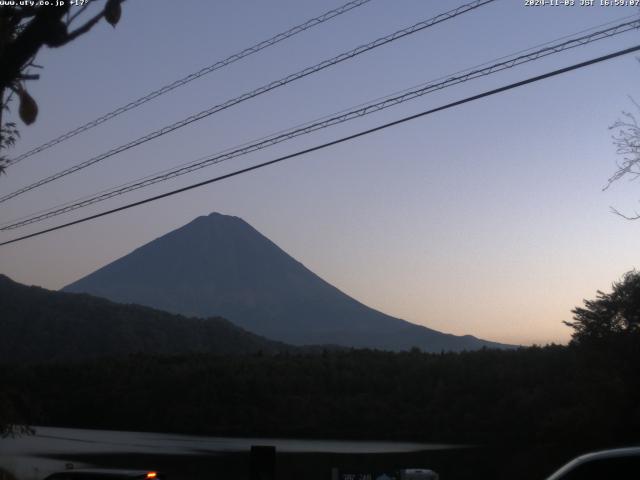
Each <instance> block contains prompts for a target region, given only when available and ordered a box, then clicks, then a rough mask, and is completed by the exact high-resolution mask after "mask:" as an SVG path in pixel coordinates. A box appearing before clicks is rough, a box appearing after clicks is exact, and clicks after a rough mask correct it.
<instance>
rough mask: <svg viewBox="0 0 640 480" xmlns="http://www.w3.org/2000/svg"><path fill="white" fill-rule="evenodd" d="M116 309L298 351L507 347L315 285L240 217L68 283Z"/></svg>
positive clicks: (208, 224) (182, 233)
mask: <svg viewBox="0 0 640 480" xmlns="http://www.w3.org/2000/svg"><path fill="white" fill-rule="evenodd" d="M64 290H65V291H67V292H84V293H90V294H92V295H96V296H100V297H105V298H108V299H110V300H113V301H116V302H122V303H137V304H141V305H148V306H151V307H154V308H158V309H160V310H166V311H168V312H174V313H180V314H183V315H188V316H197V317H207V316H212V315H219V316H222V317H224V318H228V319H229V320H230V321H232V322H233V323H235V324H236V325H239V326H241V327H242V328H245V329H247V330H249V331H252V332H255V333H257V334H259V335H264V336H266V337H268V338H272V339H276V340H280V341H283V342H287V343H292V344H296V345H303V344H335V345H343V346H353V347H370V348H379V349H388V350H402V349H410V348H412V347H414V346H416V347H419V348H421V349H422V350H425V351H431V352H433V351H437V352H439V351H441V350H454V351H459V350H473V349H478V348H481V347H483V346H486V347H505V345H501V344H497V343H493V342H487V341H484V340H480V339H478V338H475V337H473V336H470V335H465V336H454V335H448V334H443V333H440V332H437V331H435V330H431V329H429V328H425V327H423V326H419V325H415V324H412V323H409V322H406V321H404V320H400V319H397V318H393V317H391V316H389V315H385V314H384V313H381V312H378V311H376V310H374V309H372V308H369V307H367V306H366V305H363V304H362V303H360V302H358V301H356V300H354V299H353V298H351V297H349V296H348V295H346V294H344V293H343V292H341V291H340V290H338V289H337V288H335V287H333V286H332V285H330V284H329V283H327V282H325V281H324V280H322V279H321V278H320V277H318V276H317V275H315V274H314V273H313V272H311V271H310V270H308V269H307V268H305V266H304V265H302V264H301V263H300V262H298V261H296V260H294V259H293V258H291V257H290V256H289V255H287V254H286V253H285V252H284V251H282V250H281V249H280V248H279V247H278V246H277V245H275V244H274V243H273V242H271V241H270V240H269V239H268V238H266V237H264V236H263V235H261V234H260V233H259V232H258V231H257V230H255V229H254V228H253V227H251V226H250V225H249V224H247V223H246V222H245V221H243V220H242V219H240V218H237V217H232V216H227V215H221V214H218V213H212V214H211V215H209V216H207V217H204V216H203V217H198V218H196V219H195V220H193V221H192V222H191V223H189V224H187V225H185V226H183V227H181V228H178V229H176V230H174V231H172V232H170V233H168V234H166V235H164V236H162V237H160V238H158V239H156V240H154V241H152V242H150V243H148V244H146V245H144V246H142V247H140V248H138V249H137V250H134V251H133V252H131V253H130V254H128V255H126V256H124V257H122V258H120V259H118V260H116V261H114V262H113V263H110V264H109V265H106V266H105V267H103V268H101V269H99V270H97V271H96V272H94V273H92V274H90V275H88V276H86V277H84V278H82V279H80V280H78V281H76V282H74V283H72V284H70V285H68V286H67V287H65V288H64Z"/></svg>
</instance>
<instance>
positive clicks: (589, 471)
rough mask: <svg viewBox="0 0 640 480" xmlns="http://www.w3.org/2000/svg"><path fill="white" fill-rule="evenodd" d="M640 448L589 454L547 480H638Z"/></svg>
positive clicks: (639, 474) (567, 465)
mask: <svg viewBox="0 0 640 480" xmlns="http://www.w3.org/2000/svg"><path fill="white" fill-rule="evenodd" d="M638 478H640V447H629V448H616V449H613V450H601V451H598V452H592V453H587V454H585V455H581V456H579V457H576V458H574V459H573V460H571V461H570V462H569V463H567V464H565V465H564V466H562V467H561V468H560V469H558V470H557V471H556V472H555V473H553V474H552V475H551V476H550V477H547V480H607V479H611V480H637V479H638Z"/></svg>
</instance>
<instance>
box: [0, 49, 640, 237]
mask: <svg viewBox="0 0 640 480" xmlns="http://www.w3.org/2000/svg"><path fill="white" fill-rule="evenodd" d="M638 51H640V45H635V46H633V47H629V48H625V49H623V50H618V51H616V52H613V53H610V54H607V55H603V56H600V57H597V58H592V59H590V60H587V61H584V62H580V63H576V64H573V65H569V66H568V67H563V68H560V69H557V70H553V71H551V72H547V73H543V74H542V75H537V76H535V77H529V78H527V79H525V80H521V81H519V82H514V83H510V84H508V85H504V86H502V87H498V88H494V89H493V90H488V91H485V92H482V93H479V94H477V95H472V96H471V97H466V98H463V99H461V100H456V101H454V102H451V103H447V104H446V105H441V106H439V107H435V108H431V109H429V110H425V111H422V112H419V113H416V114H414V115H409V116H407V117H403V118H400V119H398V120H394V121H392V122H388V123H385V124H382V125H378V126H377V127H373V128H369V129H367V130H363V131H360V132H357V133H354V134H351V135H347V136H346V137H341V138H338V139H336V140H332V141H329V142H326V143H323V144H320V145H315V146H313V147H310V148H306V149H304V150H299V151H297V152H295V153H291V154H289V155H284V156H282V157H278V158H274V159H273V160H268V161H266V162H262V163H259V164H257V165H253V166H250V167H246V168H242V169H240V170H235V171H233V172H230V173H227V174H224V175H220V176H218V177H214V178H210V179H208V180H204V181H201V182H198V183H193V184H191V185H187V186H186V187H181V188H178V189H176V190H171V191H169V192H165V193H161V194H159V195H155V196H153V197H149V198H145V199H143V200H139V201H137V202H133V203H128V204H125V205H122V206H120V207H116V208H112V209H111V210H106V211H103V212H100V213H96V214H94V215H89V216H87V217H83V218H79V219H77V220H73V221H71V222H67V223H64V224H60V225H56V226H54V227H50V228H46V229H44V230H39V231H37V232H33V233H29V234H27V235H23V236H21V237H17V238H13V239H11V240H7V241H4V242H0V247H1V246H4V245H9V244H12V243H16V242H21V241H23V240H26V239H28V238H33V237H37V236H40V235H44V234H45V233H50V232H54V231H57V230H61V229H63V228H68V227H71V226H73V225H78V224H80V223H84V222H88V221H90V220H95V219H97V218H101V217H105V216H107V215H112V214H114V213H117V212H122V211H124V210H128V209H130V208H135V207H138V206H140V205H145V204H147V203H152V202H156V201H158V200H161V199H163V198H167V197H171V196H174V195H178V194H180V193H184V192H186V191H189V190H193V189H196V188H200V187H203V186H205V185H210V184H212V183H216V182H220V181H222V180H226V179H228V178H231V177H235V176H238V175H243V174H245V173H248V172H252V171H254V170H258V169H260V168H265V167H268V166H270V165H275V164H276V163H280V162H284V161H285V160H290V159H292V158H297V157H300V156H302V155H306V154H308V153H311V152H316V151H319V150H323V149H325V148H329V147H332V146H334V145H339V144H341V143H345V142H349V141H351V140H355V139H357V138H361V137H364V136H366V135H370V134H372V133H375V132H380V131H382V130H386V129H387V128H391V127H395V126H397V125H401V124H403V123H406V122H410V121H413V120H416V119H418V118H422V117H424V116H427V115H432V114H434V113H437V112H441V111H443V110H448V109H450V108H454V107H458V106H460V105H464V104H466V103H470V102H474V101H476V100H480V99H482V98H486V97H490V96H493V95H497V94H499V93H504V92H506V91H509V90H513V89H515V88H519V87H522V86H524V85H529V84H531V83H534V82H539V81H541V80H545V79H547V78H551V77H555V76H557V75H562V74H565V73H567V72H571V71H574V70H578V69H581V68H585V67H588V66H590V65H594V64H596V63H600V62H605V61H607V60H611V59H613V58H617V57H620V56H622V55H628V54H630V53H634V52H638Z"/></svg>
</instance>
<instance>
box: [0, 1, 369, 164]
mask: <svg viewBox="0 0 640 480" xmlns="http://www.w3.org/2000/svg"><path fill="white" fill-rule="evenodd" d="M370 1H371V0H353V1H351V2H348V3H345V4H344V5H342V6H340V7H338V8H335V9H333V10H329V11H328V12H325V13H323V14H322V15H319V16H317V17H315V18H312V19H310V20H307V21H306V22H304V23H302V24H300V25H296V26H295V27H292V28H290V29H289V30H287V31H285V32H282V33H279V34H277V35H274V36H273V37H271V38H269V39H267V40H263V41H262V42H260V43H257V44H255V45H253V46H251V47H249V48H245V49H244V50H242V51H241V52H238V53H234V54H233V55H230V56H228V57H227V58H225V59H224V60H220V61H217V62H216V63H213V64H211V65H208V66H206V67H204V68H202V69H200V70H198V71H197V72H193V73H190V74H189V75H187V76H185V77H182V78H180V79H178V80H176V81H174V82H172V83H169V84H167V85H165V86H163V87H161V88H159V89H157V90H154V91H152V92H150V93H148V94H147V95H145V96H143V97H140V98H138V99H137V100H134V101H132V102H130V103H128V104H126V105H123V106H121V107H119V108H116V109H115V110H113V111H111V112H109V113H106V114H104V115H102V116H101V117H98V118H96V119H95V120H92V121H90V122H87V123H85V124H83V125H81V126H79V127H77V128H74V129H73V130H70V131H68V132H66V133H64V134H62V135H60V136H59V137H56V138H54V139H52V140H49V141H48V142H46V143H43V144H42V145H40V146H39V147H36V148H33V149H32V150H29V151H28V152H25V153H23V154H21V155H19V156H17V157H16V158H12V159H10V160H8V161H7V166H9V165H14V164H16V163H18V162H20V161H22V160H24V159H25V158H28V157H31V156H33V155H35V154H37V153H40V152H42V151H44V150H47V149H48V148H51V147H53V146H54V145H57V144H59V143H62V142H64V141H65V140H68V139H70V138H72V137H75V136H76V135H78V134H80V133H82V132H86V131H87V130H90V129H92V128H94V127H97V126H98V125H101V124H103V123H105V122H107V121H109V120H111V119H112V118H115V117H117V116H118V115H121V114H123V113H125V112H128V111H129V110H132V109H134V108H137V107H139V106H140V105H143V104H145V103H147V102H149V101H151V100H153V99H154V98H157V97H159V96H160V95H164V94H165V93H169V92H170V91H172V90H175V89H177V88H180V87H182V86H184V85H186V84H187V83H189V82H192V81H193V80H196V79H198V78H200V77H203V76H205V75H208V74H209V73H212V72H214V71H216V70H219V69H221V68H223V67H226V66H228V65H231V64H232V63H235V62H237V61H238V60H241V59H243V58H245V57H248V56H249V55H253V54H254V53H257V52H259V51H261V50H264V49H265V48H268V47H271V46H273V45H275V44H277V43H279V42H281V41H283V40H286V39H287V38H291V37H293V36H294V35H297V34H298V33H301V32H304V31H305V30H308V29H310V28H313V27H315V26H317V25H320V24H322V23H324V22H326V21H328V20H331V19H332V18H335V17H337V16H339V15H342V14H343V13H347V12H348V11H350V10H353V9H354V8H357V7H360V6H362V5H364V4H365V3H368V2H370Z"/></svg>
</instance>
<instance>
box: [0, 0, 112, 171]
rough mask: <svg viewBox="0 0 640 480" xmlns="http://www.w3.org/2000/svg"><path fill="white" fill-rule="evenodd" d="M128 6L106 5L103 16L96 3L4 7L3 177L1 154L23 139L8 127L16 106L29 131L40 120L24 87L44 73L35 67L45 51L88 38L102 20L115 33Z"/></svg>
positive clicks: (0, 26) (0, 33)
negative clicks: (10, 112)
mask: <svg viewBox="0 0 640 480" xmlns="http://www.w3.org/2000/svg"><path fill="white" fill-rule="evenodd" d="M123 1H124V0H105V2H104V3H103V4H102V5H101V8H99V9H98V11H95V7H94V6H95V5H96V3H97V2H95V1H91V2H90V1H83V0H79V1H78V2H76V3H77V5H71V2H69V1H65V2H61V4H60V5H55V6H54V5H47V6H23V5H19V4H18V5H15V6H0V106H1V108H0V173H2V172H4V170H5V168H6V158H5V157H4V155H3V154H2V151H3V150H6V149H7V148H8V147H11V146H13V145H14V143H15V141H16V139H17V138H18V131H17V128H16V124H15V123H14V122H4V121H3V114H4V113H6V112H7V111H8V109H9V105H10V103H11V102H12V100H13V99H14V98H17V99H18V101H19V108H18V113H19V115H20V119H21V120H22V121H23V122H24V123H25V124H26V125H30V124H32V123H33V122H35V120H36V117H37V116H38V104H37V103H36V101H35V100H34V99H33V97H31V95H29V92H28V91H27V88H26V85H25V83H26V82H28V81H33V80H38V79H39V78H40V76H39V74H36V73H33V72H34V69H36V68H41V67H40V66H39V65H36V64H35V63H34V62H35V58H36V56H37V54H38V52H39V51H40V49H41V48H42V47H43V46H47V47H50V48H58V47H62V46H63V45H66V44H68V43H69V42H71V41H73V40H75V39H77V38H78V37H80V36H82V35H84V34H85V33H87V32H89V31H90V30H91V29H92V28H93V27H94V26H95V25H96V24H98V22H99V21H100V20H101V19H103V18H104V19H105V20H106V21H107V22H109V23H110V24H111V25H112V26H114V27H115V26H116V24H117V23H118V21H119V20H120V14H121V3H122V2H123ZM52 3H53V2H52ZM90 14H92V15H90Z"/></svg>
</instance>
